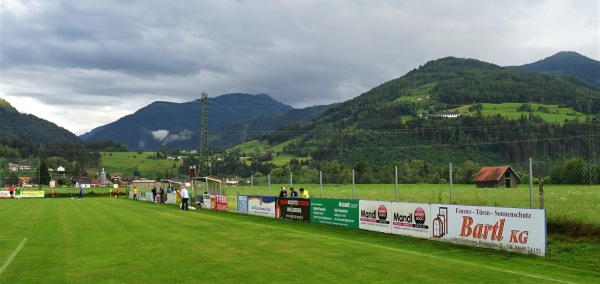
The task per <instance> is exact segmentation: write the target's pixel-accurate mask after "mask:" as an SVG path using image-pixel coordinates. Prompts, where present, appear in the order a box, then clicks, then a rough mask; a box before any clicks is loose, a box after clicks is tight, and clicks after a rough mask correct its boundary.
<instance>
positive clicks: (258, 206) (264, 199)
mask: <svg viewBox="0 0 600 284" xmlns="http://www.w3.org/2000/svg"><path fill="white" fill-rule="evenodd" d="M276 207H277V198H276V197H275V196H248V214H250V215H258V216H264V217H271V218H278V217H279V216H278V215H277V214H276Z"/></svg>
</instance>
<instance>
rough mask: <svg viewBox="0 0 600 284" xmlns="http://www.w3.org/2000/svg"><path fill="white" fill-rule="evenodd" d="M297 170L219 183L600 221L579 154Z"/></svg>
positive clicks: (597, 185)
mask: <svg viewBox="0 0 600 284" xmlns="http://www.w3.org/2000/svg"><path fill="white" fill-rule="evenodd" d="M299 172H300V173H297V174H296V173H288V174H286V175H284V176H272V175H267V176H263V175H260V174H259V175H252V176H249V177H239V176H238V177H223V180H226V179H228V180H235V181H237V182H234V183H231V184H232V185H230V186H224V187H223V193H224V194H242V195H272V196H276V195H278V194H279V192H280V188H281V187H285V188H286V190H287V191H288V194H289V190H290V188H291V187H294V188H295V189H296V190H298V189H300V188H304V189H306V190H308V191H309V193H310V195H311V197H324V198H350V199H367V200H387V201H400V202H424V203H442V204H463V205H481V206H496V207H517V208H545V209H547V216H548V219H549V220H569V221H576V222H583V223H589V224H600V222H598V221H597V219H598V217H599V216H600V164H598V163H595V164H592V163H589V162H587V161H585V160H583V159H577V158H575V159H568V160H564V161H561V162H547V161H536V160H534V159H530V160H529V161H527V162H523V163H515V164H510V165H485V166H483V165H479V164H477V163H474V162H470V161H468V162H465V163H464V164H461V165H453V164H448V165H446V166H437V167H435V166H431V165H430V164H428V163H424V162H421V161H416V162H414V163H405V164H401V165H398V166H394V167H391V168H389V169H387V170H385V171H378V172H370V171H367V172H365V171H362V172H359V171H356V170H353V169H341V170H340V171H339V172H337V173H324V172H322V171H317V170H314V171H306V170H300V171H299Z"/></svg>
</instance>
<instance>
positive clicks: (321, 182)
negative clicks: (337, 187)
mask: <svg viewBox="0 0 600 284" xmlns="http://www.w3.org/2000/svg"><path fill="white" fill-rule="evenodd" d="M319 184H320V186H321V192H320V193H319V197H323V172H322V171H319Z"/></svg>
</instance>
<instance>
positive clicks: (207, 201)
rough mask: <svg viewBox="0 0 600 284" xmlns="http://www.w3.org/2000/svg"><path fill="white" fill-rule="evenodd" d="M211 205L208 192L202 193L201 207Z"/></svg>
mask: <svg viewBox="0 0 600 284" xmlns="http://www.w3.org/2000/svg"><path fill="white" fill-rule="evenodd" d="M211 206H212V202H211V196H210V194H203V195H202V208H204V209H210V207H211Z"/></svg>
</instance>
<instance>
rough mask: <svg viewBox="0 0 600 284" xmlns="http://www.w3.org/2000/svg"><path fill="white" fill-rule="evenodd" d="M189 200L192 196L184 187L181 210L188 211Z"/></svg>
mask: <svg viewBox="0 0 600 284" xmlns="http://www.w3.org/2000/svg"><path fill="white" fill-rule="evenodd" d="M188 198H190V195H189V194H188V191H187V189H185V187H184V188H182V189H181V210H188Z"/></svg>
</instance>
